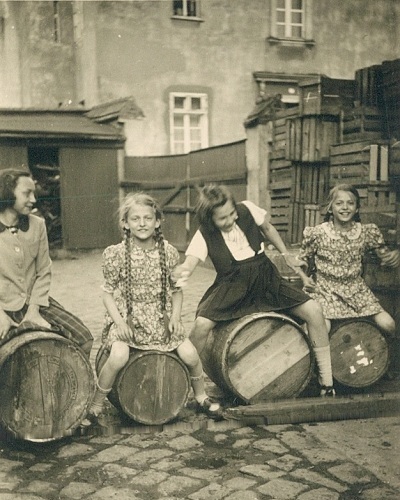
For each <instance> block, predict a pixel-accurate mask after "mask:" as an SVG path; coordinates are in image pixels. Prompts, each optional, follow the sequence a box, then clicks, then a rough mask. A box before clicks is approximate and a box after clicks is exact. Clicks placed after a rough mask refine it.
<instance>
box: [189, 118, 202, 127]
mask: <svg viewBox="0 0 400 500" xmlns="http://www.w3.org/2000/svg"><path fill="white" fill-rule="evenodd" d="M199 124H200V115H190V126H191V127H198V126H199Z"/></svg>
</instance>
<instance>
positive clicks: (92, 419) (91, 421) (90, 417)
mask: <svg viewBox="0 0 400 500" xmlns="http://www.w3.org/2000/svg"><path fill="white" fill-rule="evenodd" d="M98 421H99V416H98V415H95V414H94V413H90V412H89V413H88V414H87V415H86V417H85V418H84V419H83V420H82V422H81V424H80V427H83V428H86V427H91V426H92V425H96V424H97V423H98Z"/></svg>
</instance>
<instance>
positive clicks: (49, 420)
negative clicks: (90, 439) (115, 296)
mask: <svg viewBox="0 0 400 500" xmlns="http://www.w3.org/2000/svg"><path fill="white" fill-rule="evenodd" d="M0 378H1V380H2V384H1V386H0V419H1V423H2V426H3V427H4V428H5V429H6V430H7V431H8V432H9V433H10V434H11V435H13V436H14V437H15V438H18V439H23V440H27V441H38V442H43V441H52V440H56V439H61V438H63V437H65V436H70V435H72V434H73V432H74V430H75V429H76V428H77V427H78V426H79V424H80V422H81V420H82V418H83V417H84V416H85V414H86V412H87V409H88V406H89V404H90V401H91V398H92V397H93V392H94V376H93V371H92V368H91V366H90V364H89V361H88V360H87V358H86V357H85V355H84V353H83V352H82V351H81V350H80V349H79V347H78V346H76V345H75V344H73V343H72V342H70V341H69V340H67V339H65V338H63V337H61V336H60V335H57V334H54V333H49V332H40V331H34V332H29V333H25V334H21V335H19V336H18V337H15V338H13V339H11V340H10V341H9V342H7V343H6V344H4V345H3V346H2V347H1V349H0Z"/></svg>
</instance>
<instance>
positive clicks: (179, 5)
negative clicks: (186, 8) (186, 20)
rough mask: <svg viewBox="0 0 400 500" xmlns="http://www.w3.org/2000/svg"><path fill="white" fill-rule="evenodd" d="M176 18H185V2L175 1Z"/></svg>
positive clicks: (181, 0)
mask: <svg viewBox="0 0 400 500" xmlns="http://www.w3.org/2000/svg"><path fill="white" fill-rule="evenodd" d="M173 9H174V16H183V0H176V1H175V0H174V1H173Z"/></svg>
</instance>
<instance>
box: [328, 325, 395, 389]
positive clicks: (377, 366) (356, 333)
mask: <svg viewBox="0 0 400 500" xmlns="http://www.w3.org/2000/svg"><path fill="white" fill-rule="evenodd" d="M330 344H331V357H332V371H333V378H334V379H335V380H336V381H337V382H339V383H340V384H342V385H345V386H347V387H354V388H363V387H369V386H370V385H372V384H374V383H376V382H377V381H378V380H380V379H381V378H382V377H383V375H384V374H385V373H386V370H387V368H388V364H389V349H388V344H387V341H386V339H385V337H384V335H383V334H382V333H381V332H380V330H379V328H378V327H377V326H376V325H375V324H374V323H372V322H371V321H368V320H362V319H360V320H345V321H336V322H334V323H333V324H332V329H331V333H330Z"/></svg>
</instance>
